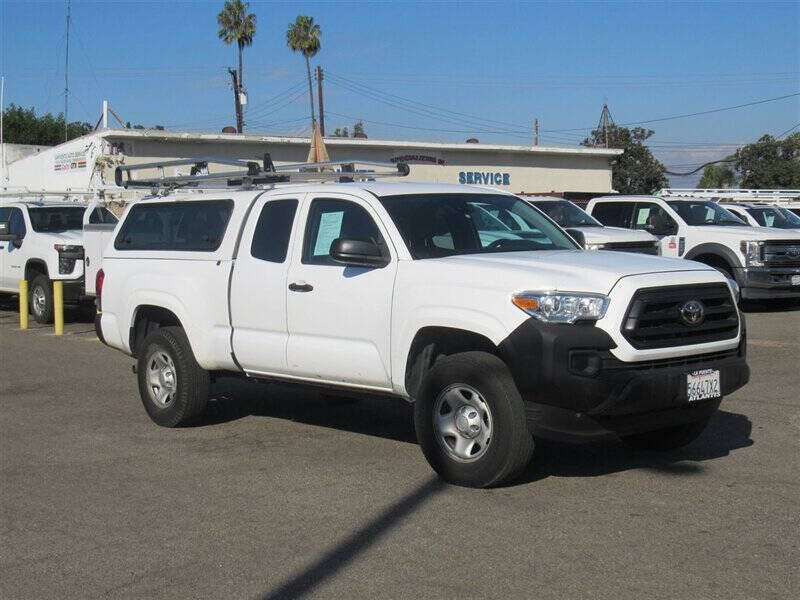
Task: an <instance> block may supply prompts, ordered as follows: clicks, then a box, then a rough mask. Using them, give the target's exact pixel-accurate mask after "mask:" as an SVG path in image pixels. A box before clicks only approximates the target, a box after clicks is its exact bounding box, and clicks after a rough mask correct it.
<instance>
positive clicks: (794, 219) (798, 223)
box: [775, 206, 800, 228]
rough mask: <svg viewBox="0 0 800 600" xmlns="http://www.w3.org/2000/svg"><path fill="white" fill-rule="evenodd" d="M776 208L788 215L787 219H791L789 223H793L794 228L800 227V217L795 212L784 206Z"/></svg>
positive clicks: (785, 215)
mask: <svg viewBox="0 0 800 600" xmlns="http://www.w3.org/2000/svg"><path fill="white" fill-rule="evenodd" d="M775 210H777V211H779V212H780V213H781V214H782V215H783V216H784V217H786V219H787V220H788V221H789V223H791V224H792V227H793V228H797V227H800V217H798V216H797V215H796V214H794V213H793V212H792V211H790V210H789V209H788V208H784V207H782V206H776V207H775Z"/></svg>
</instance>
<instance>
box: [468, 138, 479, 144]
mask: <svg viewBox="0 0 800 600" xmlns="http://www.w3.org/2000/svg"><path fill="white" fill-rule="evenodd" d="M466 143H467V144H480V142H479V141H478V138H469V139H468V140H467V142H466Z"/></svg>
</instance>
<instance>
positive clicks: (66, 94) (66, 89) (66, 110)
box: [64, 0, 72, 142]
mask: <svg viewBox="0 0 800 600" xmlns="http://www.w3.org/2000/svg"><path fill="white" fill-rule="evenodd" d="M71 8H72V0H67V54H66V58H65V67H64V141H65V142H66V141H67V139H68V137H69V13H70V9H71Z"/></svg>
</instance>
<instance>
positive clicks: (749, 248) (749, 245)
mask: <svg viewBox="0 0 800 600" xmlns="http://www.w3.org/2000/svg"><path fill="white" fill-rule="evenodd" d="M763 248H764V242H755V241H751V240H742V241H741V242H739V250H741V251H742V254H744V260H745V265H746V266H748V267H763V266H764V260H763V258H762V257H761V253H762V250H763Z"/></svg>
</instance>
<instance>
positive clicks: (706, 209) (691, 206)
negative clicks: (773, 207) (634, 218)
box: [667, 200, 747, 226]
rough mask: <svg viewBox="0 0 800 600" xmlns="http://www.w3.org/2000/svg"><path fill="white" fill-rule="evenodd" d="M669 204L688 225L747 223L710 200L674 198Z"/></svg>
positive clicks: (740, 224)
mask: <svg viewBox="0 0 800 600" xmlns="http://www.w3.org/2000/svg"><path fill="white" fill-rule="evenodd" d="M667 204H669V205H670V208H672V210H674V211H675V212H676V213H678V214H679V215H680V217H681V219H683V220H684V221H686V223H687V225H739V226H742V225H747V223H745V222H744V221H742V220H741V219H740V218H739V217H737V216H736V215H734V214H733V213H732V212H730V211H729V210H727V209H725V208H722V207H721V206H720V205H719V204H717V203H716V202H711V201H710V200H672V201H670V202H667Z"/></svg>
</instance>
